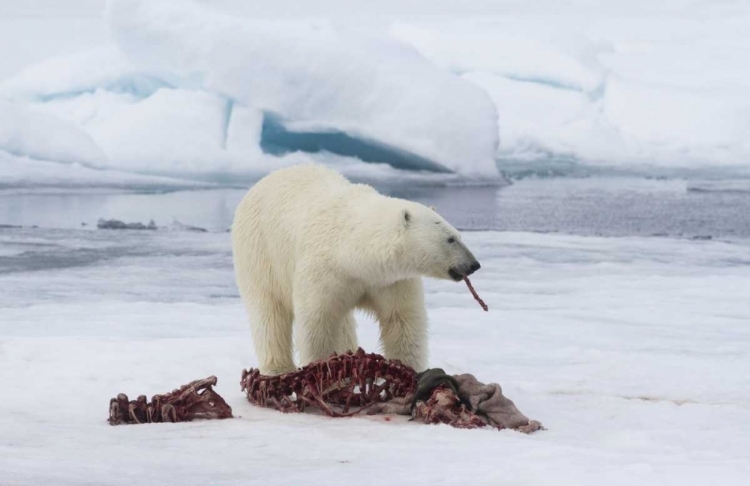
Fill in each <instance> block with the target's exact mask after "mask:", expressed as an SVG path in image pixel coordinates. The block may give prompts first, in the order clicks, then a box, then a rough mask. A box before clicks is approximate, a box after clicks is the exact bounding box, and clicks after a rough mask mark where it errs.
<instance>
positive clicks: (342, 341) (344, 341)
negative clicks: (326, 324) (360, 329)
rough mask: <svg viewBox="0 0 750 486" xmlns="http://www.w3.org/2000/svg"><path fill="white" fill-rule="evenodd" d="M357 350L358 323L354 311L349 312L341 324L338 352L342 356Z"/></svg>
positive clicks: (337, 343)
mask: <svg viewBox="0 0 750 486" xmlns="http://www.w3.org/2000/svg"><path fill="white" fill-rule="evenodd" d="M357 348H358V346H357V321H356V320H355V319H354V311H349V312H348V313H347V314H346V315H345V316H344V319H343V320H342V322H341V327H340V331H339V337H338V339H337V341H336V352H337V353H338V354H342V353H346V352H347V351H356V350H357Z"/></svg>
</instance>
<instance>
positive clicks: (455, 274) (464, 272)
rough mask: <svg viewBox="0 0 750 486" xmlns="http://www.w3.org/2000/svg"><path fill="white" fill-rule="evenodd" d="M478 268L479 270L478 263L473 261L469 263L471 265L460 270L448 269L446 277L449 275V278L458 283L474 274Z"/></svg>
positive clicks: (455, 268)
mask: <svg viewBox="0 0 750 486" xmlns="http://www.w3.org/2000/svg"><path fill="white" fill-rule="evenodd" d="M480 268H481V265H479V262H477V261H474V262H472V263H471V265H469V266H468V267H465V268H462V269H459V268H457V267H450V268H449V269H448V275H450V277H451V278H452V279H453V280H455V281H456V282H460V281H461V280H463V279H464V278H465V277H468V276H469V275H471V274H472V273H474V272H476V271H477V270H479V269H480Z"/></svg>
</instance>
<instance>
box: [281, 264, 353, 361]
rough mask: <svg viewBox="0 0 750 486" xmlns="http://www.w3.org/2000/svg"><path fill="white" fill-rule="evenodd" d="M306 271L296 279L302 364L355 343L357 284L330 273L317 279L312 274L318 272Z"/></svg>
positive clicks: (327, 355) (297, 340)
mask: <svg viewBox="0 0 750 486" xmlns="http://www.w3.org/2000/svg"><path fill="white" fill-rule="evenodd" d="M303 273H304V274H306V275H304V276H301V277H298V278H297V279H295V282H294V319H295V325H296V326H297V332H298V335H297V338H296V342H297V348H298V349H299V354H300V365H301V366H304V365H306V364H308V363H310V362H312V361H317V360H319V359H325V358H328V357H329V356H330V355H331V354H332V353H334V352H342V351H345V350H344V349H342V347H349V346H351V345H352V344H356V335H353V333H354V332H355V331H354V326H355V325H356V323H355V322H354V316H353V315H352V309H353V307H354V303H355V302H356V291H355V287H356V286H355V285H353V284H352V283H350V282H346V281H342V280H337V279H334V278H330V277H331V276H330V275H327V276H326V277H325V278H317V279H316V278H312V277H314V276H316V275H318V274H317V272H303ZM318 276H319V275H318ZM352 336H353V338H352Z"/></svg>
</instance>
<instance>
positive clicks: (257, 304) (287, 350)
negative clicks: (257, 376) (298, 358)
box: [247, 295, 295, 376]
mask: <svg viewBox="0 0 750 486" xmlns="http://www.w3.org/2000/svg"><path fill="white" fill-rule="evenodd" d="M257 297H258V298H257V300H253V301H252V302H251V303H248V304H247V312H248V314H249V317H250V327H251V329H252V331H253V344H254V346H255V354H256V356H257V357H258V364H259V366H258V367H259V368H260V372H261V374H263V375H270V376H275V375H281V374H284V373H288V372H290V371H294V370H295V366H294V356H293V345H292V312H291V309H288V308H287V307H285V306H284V305H282V304H281V303H280V302H278V301H276V300H275V299H274V298H273V297H271V296H268V295H263V296H257Z"/></svg>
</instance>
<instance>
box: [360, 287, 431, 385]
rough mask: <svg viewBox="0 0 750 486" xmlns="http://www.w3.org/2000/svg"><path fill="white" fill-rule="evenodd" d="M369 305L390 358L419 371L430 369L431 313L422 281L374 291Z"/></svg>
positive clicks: (384, 351) (386, 353) (384, 349)
mask: <svg viewBox="0 0 750 486" xmlns="http://www.w3.org/2000/svg"><path fill="white" fill-rule="evenodd" d="M368 301H369V302H368V303H369V306H371V307H372V310H373V311H374V312H375V315H376V316H377V318H378V321H379V322H380V342H381V345H382V346H383V353H384V355H385V357H386V358H388V359H398V360H400V361H401V362H403V363H404V364H406V365H408V366H411V367H412V368H414V369H415V370H417V371H424V370H425V369H427V354H428V349H427V311H426V309H425V306H424V289H423V288H422V279H420V278H414V279H408V280H402V281H399V282H396V283H395V284H393V285H390V286H388V287H385V288H382V289H378V290H376V291H371V292H370V293H369V295H368Z"/></svg>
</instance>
